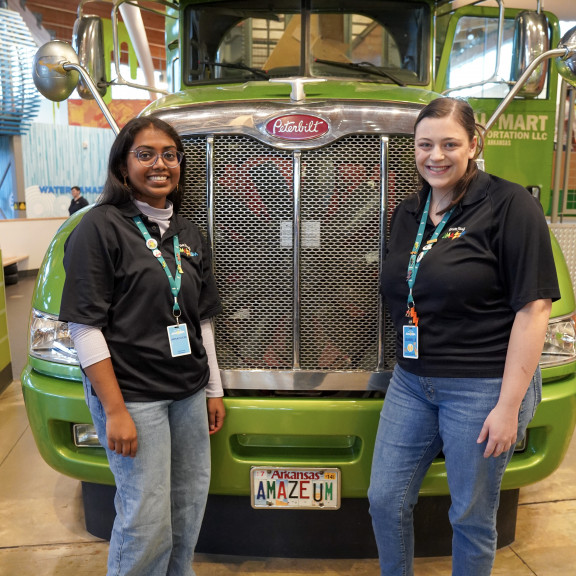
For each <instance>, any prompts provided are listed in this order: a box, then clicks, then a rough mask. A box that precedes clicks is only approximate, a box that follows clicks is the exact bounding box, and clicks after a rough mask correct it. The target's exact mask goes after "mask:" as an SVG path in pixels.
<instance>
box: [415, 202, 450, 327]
mask: <svg viewBox="0 0 576 576" xmlns="http://www.w3.org/2000/svg"><path fill="white" fill-rule="evenodd" d="M431 198H432V192H430V193H429V194H428V200H426V206H425V207H424V212H423V213H422V219H421V220H420V226H419V228H418V233H417V234H416V240H415V242H414V247H413V248H412V251H411V252H410V260H409V261H408V273H407V275H406V280H407V282H408V288H409V292H408V310H407V312H406V316H408V317H410V318H411V320H410V322H411V323H413V324H414V325H415V326H418V316H417V314H416V306H415V304H414V297H413V295H412V288H413V286H414V283H415V282H416V274H418V269H419V268H420V263H421V262H422V260H423V259H424V256H426V254H428V252H430V250H431V249H432V246H434V244H435V243H436V242H437V240H438V236H440V233H441V232H442V230H443V229H444V226H445V225H446V222H448V218H450V215H451V214H452V212H453V211H454V206H453V207H452V208H450V210H448V212H445V213H444V217H443V218H442V220H440V222H439V223H438V226H436V230H434V234H433V235H432V237H431V238H430V240H428V241H427V242H426V245H425V246H424V247H423V248H422V251H421V252H420V254H418V252H419V249H420V246H421V244H422V238H423V237H424V230H425V229H426V222H427V220H428V212H429V210H430V199H431Z"/></svg>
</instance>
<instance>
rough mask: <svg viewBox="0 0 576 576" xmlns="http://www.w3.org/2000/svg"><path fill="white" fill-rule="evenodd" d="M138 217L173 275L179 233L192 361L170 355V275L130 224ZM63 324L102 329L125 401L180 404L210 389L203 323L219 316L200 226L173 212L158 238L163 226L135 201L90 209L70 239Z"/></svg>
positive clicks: (181, 299)
mask: <svg viewBox="0 0 576 576" xmlns="http://www.w3.org/2000/svg"><path fill="white" fill-rule="evenodd" d="M136 215H140V216H141V218H142V220H143V222H144V223H145V225H146V227H147V228H148V231H149V232H150V235H151V236H152V237H153V238H155V239H156V240H157V241H158V248H159V249H160V250H161V251H162V255H163V256H164V259H165V260H166V263H167V265H168V267H169V269H170V271H171V272H172V275H173V276H174V273H175V266H176V264H175V259H174V245H173V237H174V235H175V234H178V238H179V242H180V248H181V250H180V252H181V258H182V269H183V274H182V285H181V289H180V293H179V296H178V303H179V305H180V309H181V313H182V315H181V316H180V322H181V323H185V324H186V325H187V327H188V335H189V338H190V345H191V349H192V354H191V355H186V356H177V357H172V355H171V352H170V345H169V341H168V333H167V326H169V325H173V324H176V321H175V319H174V316H173V314H172V307H173V302H174V299H173V296H172V293H171V290H170V285H169V282H168V278H167V277H166V273H165V272H164V270H163V268H162V266H161V265H160V263H159V262H158V260H157V259H156V258H155V257H154V255H153V254H152V252H151V251H150V250H149V249H148V248H147V247H146V244H145V240H144V238H143V236H142V234H141V232H140V230H139V229H138V227H137V226H136V224H135V223H134V221H133V220H132V217H133V216H136ZM64 268H65V270H66V281H65V283H64V290H63V293H62V305H61V308H60V319H61V320H63V321H67V322H76V323H79V324H86V325H89V326H97V327H101V328H102V333H103V335H104V337H105V339H106V342H107V344H108V347H109V349H110V354H111V357H112V364H113V366H114V371H115V373H116V377H117V379H118V383H119V385H120V389H121V390H122V393H123V396H124V399H125V400H126V401H136V402H141V401H152V400H160V399H180V398H185V397H187V396H190V395H192V394H194V393H195V392H196V391H198V390H199V389H201V388H203V387H204V386H206V384H207V383H208V377H209V370H208V362H207V358H206V352H205V350H204V347H203V345H202V337H201V330H200V321H201V320H205V319H207V318H211V317H212V316H214V315H216V314H218V313H219V312H220V310H221V306H220V300H219V297H218V293H217V289H216V284H215V280H214V277H213V275H212V270H211V258H210V253H209V249H208V246H207V244H206V241H205V239H204V238H203V236H202V234H201V233H200V231H199V229H198V227H197V226H196V225H195V224H194V223H192V222H190V221H189V220H187V219H186V218H184V217H182V216H179V215H178V214H174V215H173V217H172V219H171V221H170V226H169V228H168V230H167V231H166V233H165V234H164V236H163V237H162V238H160V231H159V229H158V226H157V225H156V224H154V223H152V222H150V221H149V220H148V219H147V217H146V216H144V215H143V214H141V213H140V211H139V210H138V208H137V207H136V206H135V205H134V204H133V203H131V202H130V203H127V204H124V205H122V206H118V207H117V206H112V205H100V206H96V207H94V208H92V209H91V210H89V211H88V212H87V214H86V215H85V216H84V217H83V219H82V220H81V222H80V223H79V224H78V226H77V227H76V228H75V230H74V231H73V232H72V234H71V235H70V236H69V238H68V240H67V242H66V248H65V255H64Z"/></svg>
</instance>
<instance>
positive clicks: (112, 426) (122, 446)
mask: <svg viewBox="0 0 576 576" xmlns="http://www.w3.org/2000/svg"><path fill="white" fill-rule="evenodd" d="M106 437H107V438H108V448H110V450H113V451H114V452H116V454H121V455H122V456H130V457H131V458H134V456H136V452H137V450H138V433H137V431H136V425H135V424H134V420H132V416H130V413H129V412H128V410H126V409H124V410H119V411H118V412H114V413H112V414H106Z"/></svg>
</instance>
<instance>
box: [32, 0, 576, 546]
mask: <svg viewBox="0 0 576 576" xmlns="http://www.w3.org/2000/svg"><path fill="white" fill-rule="evenodd" d="M83 4H84V3H83ZM118 4H122V2H120V3H116V4H115V5H114V7H113V8H112V7H111V10H112V15H111V16H112V17H111V20H112V24H113V28H114V30H116V27H117V26H118V14H117V10H118ZM146 4H147V8H146V9H150V10H154V7H153V6H151V5H152V4H154V3H150V2H148V3H146ZM156 5H157V10H158V11H159V12H161V13H162V14H163V15H164V16H165V17H166V22H167V23H166V59H167V71H166V74H167V78H168V84H169V85H170V86H171V87H172V89H171V90H170V92H171V93H170V94H164V95H163V96H162V97H161V98H159V99H158V100H156V101H154V102H153V103H152V104H151V105H150V106H148V107H147V108H146V109H145V110H143V111H142V114H145V115H148V114H152V115H155V116H158V117H160V118H162V119H164V120H166V121H168V122H170V123H171V124H172V125H173V126H174V127H175V128H176V130H177V131H178V133H179V134H180V136H181V137H182V140H183V142H184V146H185V149H186V155H187V158H188V163H187V165H188V168H187V170H188V173H187V189H186V195H185V200H184V204H183V208H182V211H181V213H183V214H184V215H186V216H189V217H190V218H191V219H193V220H194V221H196V222H197V223H199V225H200V226H201V227H202V229H203V230H204V232H205V233H206V235H207V237H208V239H209V241H210V243H211V245H212V249H213V254H214V272H215V276H216V279H217V283H218V288H219V291H220V295H221V298H222V301H223V307H224V310H223V312H222V314H221V315H220V316H219V317H218V318H217V319H216V323H215V334H216V344H217V353H218V357H219V363H220V368H221V372H222V379H223V383H224V388H225V404H226V408H227V413H228V417H227V419H226V422H225V425H224V428H223V430H222V431H221V432H220V433H218V434H217V435H215V436H213V437H212V463H213V472H212V484H211V499H210V502H209V510H215V511H218V512H219V514H216V515H215V514H207V523H208V524H210V523H212V524H211V525H208V526H207V527H205V530H204V532H205V533H206V536H205V538H204V540H202V538H201V543H200V545H201V546H204V549H205V550H206V551H215V552H220V553H258V552H259V551H262V552H264V553H266V554H274V550H276V548H277V549H278V550H279V553H281V554H282V553H283V552H282V550H286V549H287V548H289V549H290V553H289V554H284V555H314V554H318V555H323V556H326V555H330V554H332V553H334V554H335V555H364V554H365V555H369V554H370V553H371V548H370V546H372V544H370V537H369V532H370V528H369V519H368V514H367V500H366V493H367V488H368V482H369V478H370V466H371V458H372V452H373V446H374V439H375V436H376V428H377V424H378V417H379V412H380V409H381V406H382V402H383V398H384V396H385V392H386V386H387V383H388V380H389V378H390V375H391V370H392V368H393V364H394V341H395V339H394V333H393V329H392V326H391V323H390V321H389V318H388V315H387V313H386V310H385V309H384V305H383V303H382V302H381V300H380V297H379V271H380V266H381V261H382V258H383V254H384V251H385V245H386V240H387V235H388V226H389V221H390V217H391V214H392V212H393V210H394V208H395V207H396V206H397V205H398V203H399V202H400V201H401V200H402V199H403V198H404V197H405V196H406V195H407V194H409V193H411V192H412V191H413V190H414V187H415V179H414V175H415V166H414V161H413V155H414V154H413V125H414V121H415V118H416V116H417V114H418V112H419V110H420V109H421V108H422V106H424V105H426V104H427V103H428V102H430V101H431V100H432V99H434V98H437V97H439V96H441V95H442V94H449V95H451V96H459V97H464V98H466V99H468V100H469V102H470V103H471V104H472V106H473V108H474V110H475V111H476V113H477V116H478V120H479V121H480V122H481V123H482V124H484V125H485V126H486V127H487V132H486V148H485V152H484V157H483V161H484V163H485V168H486V170H488V171H489V172H491V173H494V174H496V175H498V176H501V177H504V178H507V179H509V180H512V181H515V182H519V183H521V184H522V185H524V186H526V187H527V188H528V189H529V190H530V191H531V192H532V193H534V194H538V195H539V198H540V201H541V202H542V205H543V207H544V209H545V211H546V212H547V213H550V212H551V210H552V208H553V198H552V194H551V182H552V171H553V158H554V129H555V125H556V120H557V94H558V90H559V75H558V72H559V71H560V72H561V73H562V74H563V75H565V76H566V77H567V78H568V79H569V80H570V81H571V82H574V77H575V73H576V66H575V58H576V56H575V54H576V51H575V47H576V42H575V36H576V33H575V32H574V31H572V32H571V33H568V34H566V35H565V37H564V38H562V39H561V38H560V31H559V24H558V20H557V18H556V17H555V16H554V15H553V14H550V13H544V12H541V11H539V10H538V11H533V12H532V11H521V10H517V9H505V8H504V6H503V4H502V2H500V3H499V5H498V6H496V7H487V6H486V5H484V4H482V3H478V2H473V3H471V2H460V3H459V7H457V8H455V7H454V6H453V3H452V2H448V1H446V2H445V1H443V0H439V1H434V0H401V1H399V0H398V1H395V0H355V1H354V2H344V1H342V0H234V1H230V0H212V1H205V0H181V1H180V2H176V3H172V2H163V1H161V2H157V3H156ZM77 24H78V25H77V27H76V29H77V31H78V36H77V38H76V47H77V51H78V53H79V54H80V55H81V56H82V58H81V59H80V60H78V58H77V56H76V52H75V51H74V50H73V49H72V48H71V47H70V46H68V45H66V44H64V43H61V42H52V43H49V44H47V45H45V46H44V47H42V48H41V49H40V50H39V52H38V54H37V56H36V59H35V70H34V75H35V79H36V83H37V86H38V88H39V89H40V90H41V91H43V93H45V95H47V96H48V97H50V98H52V99H55V100H63V99H65V98H66V97H67V96H68V95H69V94H70V92H71V91H72V90H73V89H74V87H75V86H76V83H77V82H78V78H79V77H80V79H81V82H82V85H83V87H84V88H83V92H85V93H86V95H87V96H90V97H95V98H96V100H97V101H98V103H99V105H100V106H101V108H102V110H103V111H104V112H105V113H106V115H107V117H108V118H109V120H110V123H111V125H112V128H113V129H115V130H117V126H116V124H115V121H114V119H113V118H111V116H110V114H109V112H107V109H106V106H105V104H104V102H103V100H102V94H103V93H104V92H105V90H106V88H107V86H109V84H110V82H109V81H108V80H106V77H107V74H108V73H107V72H106V67H105V66H104V64H103V57H102V55H101V52H102V50H101V49H100V50H98V46H102V45H103V43H105V42H109V41H111V40H110V39H109V38H108V39H107V38H104V40H103V39H102V32H101V30H102V25H101V22H100V21H99V19H98V18H95V17H92V16H85V15H84V14H83V6H82V9H81V10H80V11H79V20H78V23H77ZM113 41H114V42H113V43H114V45H115V46H114V48H115V50H116V51H118V49H119V46H118V33H117V32H115V33H114V37H113ZM551 47H553V48H551ZM99 56H100V57H99ZM116 77H117V78H118V77H120V74H119V73H116ZM145 88H146V89H150V86H146V87H145ZM81 93H82V91H81ZM80 218H82V213H80V214H77V215H74V216H73V217H71V218H70V219H69V220H68V221H67V222H66V223H65V224H64V225H63V226H62V228H61V229H60V230H59V232H58V233H57V234H56V236H55V238H54V240H53V242H52V244H51V246H50V248H49V250H48V252H47V254H46V257H45V259H44V262H43V264H42V267H41V269H40V271H39V275H38V281H37V285H36V290H35V293H34V297H33V303H32V307H33V308H32V313H31V320H30V341H29V357H28V358H29V359H28V364H27V366H26V368H25V370H24V372H23V374H22V379H21V380H22V386H23V390H24V397H25V402H26V408H27V411H28V416H29V419H30V423H31V427H32V430H33V432H34V437H35V439H36V443H37V445H38V449H39V450H40V453H41V454H42V456H43V458H44V459H45V460H46V462H47V463H48V464H49V465H50V466H52V467H53V468H54V469H56V470H58V471H59V472H62V473H63V474H66V475H68V476H72V477H74V478H77V479H79V480H81V481H82V482H83V483H84V486H85V488H86V491H85V499H86V501H87V502H90V501H91V500H92V501H94V500H96V502H97V506H101V505H102V501H101V500H99V498H101V495H100V496H94V495H93V494H94V493H92V492H91V491H90V488H93V487H103V486H112V485H113V482H114V481H113V477H112V474H111V473H110V470H109V468H108V464H107V460H106V456H105V453H104V451H103V449H102V448H101V447H99V445H98V443H97V440H96V439H95V436H94V431H93V429H92V426H91V420H90V414H89V412H88V409H87V407H86V405H85V403H84V398H83V391H82V383H81V372H80V367H79V365H78V360H77V356H76V353H75V350H74V344H73V342H72V341H71V339H70V336H69V333H68V330H67V325H66V324H65V323H63V322H60V321H59V320H58V313H59V308H60V298H61V292H62V285H63V281H64V270H63V266H62V256H63V247H64V242H65V240H66V238H67V236H68V235H69V233H70V232H71V230H72V229H73V228H74V226H75V225H76V224H77V223H78V222H79V220H80ZM553 247H554V257H555V261H556V266H557V270H558V276H559V281H560V287H561V292H562V298H561V300H559V301H558V302H555V303H554V305H553V309H552V316H551V318H550V323H549V329H548V334H547V337H546V345H545V348H544V352H543V354H542V357H541V367H542V372H543V377H544V391H543V401H542V403H541V405H540V406H539V408H538V411H537V413H536V416H535V418H534V420H533V422H532V423H531V425H530V427H529V429H528V434H527V437H526V439H525V441H524V442H523V443H522V444H521V445H518V446H517V451H516V454H515V455H514V457H513V459H512V461H511V463H510V465H509V467H508V469H507V471H506V474H505V476H504V484H503V488H504V490H505V493H504V494H507V493H510V494H515V495H516V497H517V491H518V489H519V488H520V487H522V486H525V485H528V484H531V483H534V482H537V481H539V480H542V479H543V478H545V477H547V476H548V475H550V474H551V473H552V472H554V470H555V469H556V468H557V467H558V466H559V465H560V463H561V462H562V459H563V457H564V454H565V452H566V450H567V448H568V445H569V442H570V440H571V438H572V435H573V431H574V425H575V422H576V349H575V344H574V343H575V337H576V331H575V326H574V313H575V303H574V293H573V289H572V284H571V280H570V274H569V271H568V269H567V267H566V264H565V261H564V258H563V255H562V252H561V250H560V248H559V245H558V243H557V242H556V241H555V239H554V238H553ZM151 305H153V303H151ZM182 441H183V442H186V439H185V438H183V439H182ZM112 489H113V488H112ZM91 494H92V496H91ZM98 494H101V493H98ZM421 494H422V496H425V497H430V498H421V500H422V501H423V502H424V501H428V502H430V503H432V502H438V501H441V499H442V498H446V497H448V494H449V491H448V484H447V481H446V470H445V467H444V464H443V460H442V456H441V455H439V457H438V458H437V459H436V461H435V462H434V463H433V465H432V467H431V469H430V471H429V473H428V475H427V477H426V479H425V481H424V484H423V486H422V491H421ZM92 505H93V503H92ZM210 507H212V508H210ZM431 513H433V512H431V511H430V510H428V511H427V513H426V514H428V515H429V514H431ZM214 517H216V520H214V519H213V520H209V518H214ZM224 519H225V520H226V521H225V522H224V521H223V520H224ZM224 525H227V526H229V528H226V527H225V526H224ZM248 526H249V527H250V530H248V529H247V527H248ZM223 530H224V532H223ZM211 531H212V532H213V534H212V536H213V537H212V536H211ZM247 532H251V533H252V534H253V535H254V537H253V540H254V541H253V542H252V541H251V544H250V543H247V538H248V536H247ZM512 537H513V535H512ZM238 540H240V543H239V544H238V545H236V542H237V541H238ZM363 541H366V543H365V544H364V543H363ZM259 546H263V547H265V548H264V549H263V550H260V548H259ZM266 547H267V548H266ZM351 548H353V550H352V551H350V550H349V549H351ZM335 549H337V550H335Z"/></svg>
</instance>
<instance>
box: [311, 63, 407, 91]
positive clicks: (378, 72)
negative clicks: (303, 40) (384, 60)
mask: <svg viewBox="0 0 576 576" xmlns="http://www.w3.org/2000/svg"><path fill="white" fill-rule="evenodd" d="M314 62H318V63H319V64H329V65H330V66H336V67H337V68H345V69H346V70H358V71H359V72H365V73H367V74H373V75H374V76H382V77H383V78H388V80H392V82H394V83H395V84H397V85H398V86H406V84H405V83H404V82H402V80H399V79H398V78H396V77H395V76H394V75H392V74H390V72H386V71H385V70H383V69H382V68H379V67H378V66H375V65H374V64H371V63H370V62H338V61H337V60H323V59H322V58H314Z"/></svg>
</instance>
